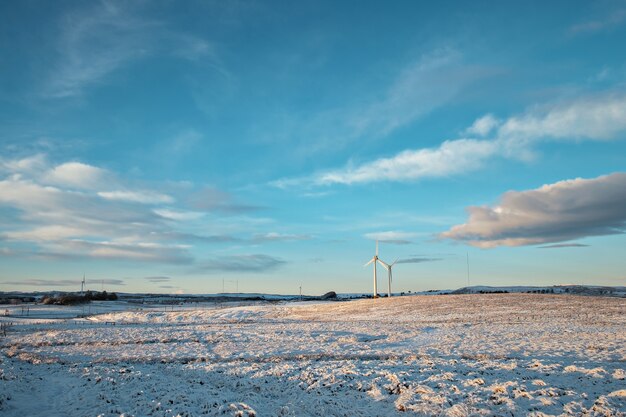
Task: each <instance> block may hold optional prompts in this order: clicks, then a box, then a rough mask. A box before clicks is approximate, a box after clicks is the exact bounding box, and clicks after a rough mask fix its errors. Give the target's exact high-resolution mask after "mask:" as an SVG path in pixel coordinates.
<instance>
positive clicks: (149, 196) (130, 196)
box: [98, 190, 174, 217]
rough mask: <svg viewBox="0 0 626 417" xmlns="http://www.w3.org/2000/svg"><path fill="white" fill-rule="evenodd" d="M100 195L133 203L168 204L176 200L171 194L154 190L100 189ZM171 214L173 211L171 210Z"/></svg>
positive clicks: (107, 198) (108, 198)
mask: <svg viewBox="0 0 626 417" xmlns="http://www.w3.org/2000/svg"><path fill="white" fill-rule="evenodd" d="M98 195H99V196H100V197H102V198H104V199H106V200H117V201H128V202H131V203H142V204H167V203H173V202H174V199H173V198H172V197H170V196H169V195H167V194H161V193H157V192H154V191H122V190H119V191H100V192H98ZM165 212H167V211H165ZM170 214H172V213H171V212H170ZM163 217H167V216H163Z"/></svg>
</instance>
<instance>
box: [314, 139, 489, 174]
mask: <svg viewBox="0 0 626 417" xmlns="http://www.w3.org/2000/svg"><path fill="white" fill-rule="evenodd" d="M497 150H498V144H497V143H495V142H493V141H486V140H484V141H483V140H474V139H459V140H453V141H446V142H444V143H443V144H442V145H441V146H439V147H437V148H429V149H419V150H407V151H403V152H401V153H399V154H397V155H395V156H393V157H390V158H382V159H377V160H375V161H373V162H368V163H365V164H362V165H359V166H357V167H347V168H344V169H341V170H336V171H330V172H326V173H323V174H321V175H319V176H317V177H316V178H315V179H314V180H313V183H314V184H316V185H328V184H348V185H350V184H359V183H368V182H377V181H414V180H417V179H421V178H436V177H446V176H449V175H453V174H459V173H463V172H467V171H472V170H475V169H478V168H479V167H481V166H482V165H483V163H484V161H485V160H486V159H487V158H489V157H491V156H493V155H494V154H496V152H497Z"/></svg>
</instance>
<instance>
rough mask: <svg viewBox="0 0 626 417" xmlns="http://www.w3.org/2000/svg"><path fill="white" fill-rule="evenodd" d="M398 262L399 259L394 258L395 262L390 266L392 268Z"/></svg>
mask: <svg viewBox="0 0 626 417" xmlns="http://www.w3.org/2000/svg"><path fill="white" fill-rule="evenodd" d="M399 260H400V258H396V260H395V261H393V263H392V264H391V266H394V265H395V264H396V262H398V261H399Z"/></svg>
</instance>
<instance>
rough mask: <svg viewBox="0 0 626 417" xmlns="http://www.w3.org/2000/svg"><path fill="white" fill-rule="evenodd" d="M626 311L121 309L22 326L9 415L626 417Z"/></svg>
mask: <svg viewBox="0 0 626 417" xmlns="http://www.w3.org/2000/svg"><path fill="white" fill-rule="evenodd" d="M37 307H39V306H32V308H33V309H35V310H36V308H37ZM46 308H48V306H46ZM55 308H56V309H60V310H63V309H64V308H63V307H58V306H57V307H55ZM79 308H80V307H79ZM31 311H33V310H31ZM65 311H68V312H69V311H72V308H68V309H67V310H65ZM73 311H74V312H75V313H76V308H75V307H74V310H73ZM52 312H53V313H54V314H57V313H58V312H57V311H56V310H54V311H52ZM625 313H626V299H623V298H615V297H589V296H585V297H583V296H573V295H547V294H546V295H544V294H484V295H482V294H481V295H429V296H412V297H397V298H390V299H377V300H373V299H367V300H356V301H342V302H299V303H279V304H277V303H255V304H251V305H243V304H238V305H221V306H215V305H213V304H211V305H208V304H207V305H201V304H200V305H194V306H193V307H192V306H187V307H176V308H174V311H171V310H168V311H166V310H165V308H163V306H161V307H160V308H159V307H154V308H150V307H147V308H145V309H144V310H138V309H137V308H136V306H131V305H128V304H124V303H122V302H117V303H114V304H113V305H112V306H111V308H109V310H108V311H106V312H105V311H102V313H101V314H97V315H94V316H90V317H87V318H85V319H58V320H53V319H46V320H43V321H41V320H37V321H36V320H31V321H28V320H21V321H20V322H15V321H13V322H14V325H13V326H12V327H10V328H9V331H8V333H7V335H6V337H2V336H0V346H1V350H2V356H1V357H0V358H1V359H0V360H1V362H0V380H1V382H0V414H2V415H3V416H50V415H80V416H91V415H93V416H121V415H125V416H131V415H135V416H144V415H151V416H177V415H180V416H198V415H212V416H219V415H231V416H254V415H256V416H290V415H293V416H295V415H297V416H354V415H359V416H393V415H418V416H431V415H441V416H470V415H472V416H474V415H476V416H479V415H485V416H492V415H513V416H517V415H529V416H550V415H555V416H556V415H598V416H626V390H624V386H625V384H626V382H625V376H626V372H625V369H624V368H625V366H624V363H625V361H626V330H624V329H626V314H625ZM68 314H69V313H68ZM3 320H5V321H7V320H10V318H3Z"/></svg>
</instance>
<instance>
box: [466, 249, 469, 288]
mask: <svg viewBox="0 0 626 417" xmlns="http://www.w3.org/2000/svg"><path fill="white" fill-rule="evenodd" d="M465 254H466V255H467V286H468V287H469V286H470V279H469V252H466V253H465Z"/></svg>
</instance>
